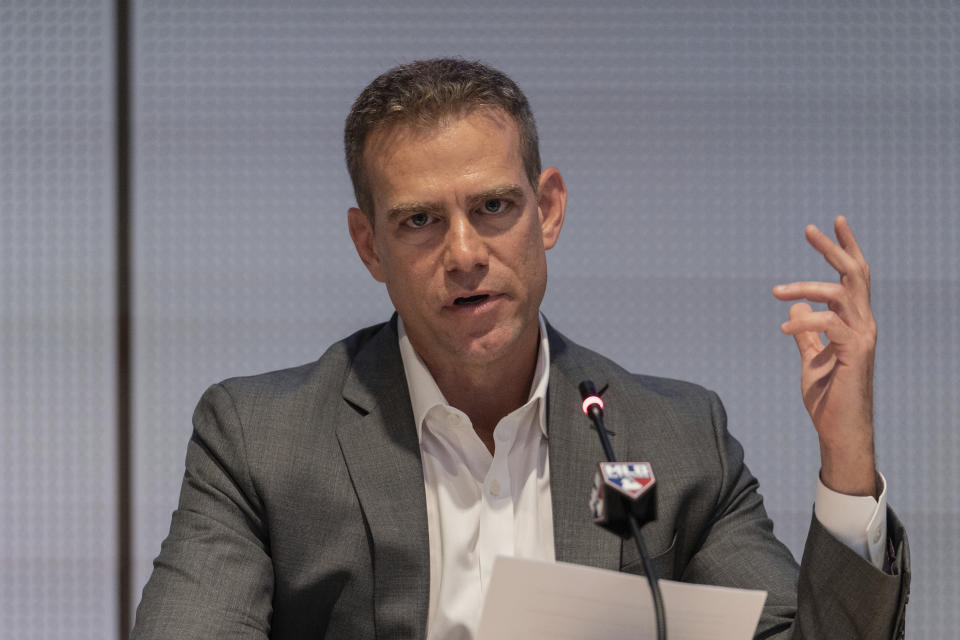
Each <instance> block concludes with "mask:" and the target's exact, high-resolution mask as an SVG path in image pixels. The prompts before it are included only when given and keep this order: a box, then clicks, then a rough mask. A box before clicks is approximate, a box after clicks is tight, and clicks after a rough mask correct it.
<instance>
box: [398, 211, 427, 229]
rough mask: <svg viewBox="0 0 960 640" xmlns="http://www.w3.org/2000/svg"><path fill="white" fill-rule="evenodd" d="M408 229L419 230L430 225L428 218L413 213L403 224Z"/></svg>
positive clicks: (424, 215)
mask: <svg viewBox="0 0 960 640" xmlns="http://www.w3.org/2000/svg"><path fill="white" fill-rule="evenodd" d="M403 223H404V224H405V225H407V226H408V227H413V228H414V229H420V228H421V227H425V226H427V225H428V224H430V216H429V215H428V214H426V213H424V212H422V211H421V212H419V213H415V214H413V215H412V216H410V217H409V218H407V219H406V220H404V222H403Z"/></svg>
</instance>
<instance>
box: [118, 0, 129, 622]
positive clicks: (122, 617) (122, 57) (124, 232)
mask: <svg viewBox="0 0 960 640" xmlns="http://www.w3.org/2000/svg"><path fill="white" fill-rule="evenodd" d="M115 11H116V15H115V20H116V34H115V37H116V47H117V49H116V55H115V59H116V100H117V102H116V115H115V117H116V126H117V130H116V144H117V149H116V158H115V162H116V170H117V175H116V184H117V186H116V189H117V194H116V207H117V210H116V217H117V224H116V228H117V239H116V240H117V244H116V252H117V267H116V273H117V282H116V289H117V618H118V620H117V622H118V626H119V633H118V635H117V637H118V638H121V639H122V638H126V637H128V636H129V635H130V627H131V620H130V582H131V575H132V565H131V553H130V549H131V479H132V473H131V469H130V457H131V454H132V450H131V441H130V440H131V438H130V433H131V428H132V415H133V414H132V405H131V401H130V398H131V393H132V390H133V367H132V362H131V351H132V344H133V336H132V330H133V327H132V325H131V291H130V287H131V266H132V265H131V257H130V243H131V237H130V232H131V225H130V192H131V184H130V174H131V168H130V167H131V155H130V137H131V131H130V122H131V117H130V55H131V52H132V49H131V38H130V26H131V25H130V13H131V12H130V9H129V4H128V2H127V0H116V4H115Z"/></svg>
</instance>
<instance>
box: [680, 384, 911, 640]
mask: <svg viewBox="0 0 960 640" xmlns="http://www.w3.org/2000/svg"><path fill="white" fill-rule="evenodd" d="M710 395H711V412H712V419H713V423H714V430H715V434H716V442H717V451H718V455H719V456H720V460H721V468H722V476H723V477H722V484H721V489H720V492H719V494H718V499H717V505H716V509H715V511H714V513H713V515H712V521H711V525H710V527H709V528H708V530H707V532H706V533H705V534H704V537H703V540H702V544H701V545H700V547H699V550H698V551H697V553H696V554H694V556H693V557H692V558H691V559H690V561H689V562H688V564H687V565H686V567H685V569H684V572H683V576H682V579H683V580H685V581H690V582H700V583H706V584H725V585H729V586H735V587H741V588H748V589H749V588H753V589H757V588H760V589H765V590H766V591H767V600H766V603H765V605H764V609H763V612H762V614H761V617H760V622H759V624H758V626H757V631H756V636H755V637H756V638H778V639H781V640H785V639H787V638H793V639H795V640H800V639H808V640H812V639H821V638H831V639H837V640H840V639H845V638H850V639H855V638H869V639H871V640H873V639H884V638H889V639H891V640H892V639H894V638H902V637H903V624H904V610H905V606H906V601H907V593H908V588H909V581H910V575H909V564H910V563H909V549H908V546H907V541H906V534H905V532H904V530H903V527H902V526H901V524H900V522H899V520H897V518H896V515H895V514H894V513H893V512H892V511H890V510H888V515H887V518H888V520H887V521H888V539H889V541H890V542H891V544H892V548H893V549H894V550H895V554H894V556H892V557H893V559H892V561H891V562H890V567H889V569H890V570H889V571H881V570H878V569H876V568H875V567H874V566H873V565H872V564H870V563H869V562H868V561H867V560H865V559H863V558H861V557H860V556H859V555H858V554H857V553H855V552H854V551H853V550H851V549H850V548H849V547H847V546H846V545H844V544H843V543H842V542H841V541H839V540H837V539H836V538H834V537H833V536H832V535H831V534H830V533H829V532H827V530H826V529H824V528H823V526H822V525H821V524H820V523H819V522H818V521H817V519H816V517H815V516H814V517H812V518H811V524H810V529H809V532H808V534H807V542H806V547H805V549H804V553H803V560H802V562H801V564H800V567H799V574H798V572H797V565H796V562H795V561H794V559H793V556H792V554H791V553H790V552H789V550H788V549H787V548H786V547H785V546H784V545H783V544H782V543H781V542H780V541H779V540H777V538H776V537H775V536H774V535H773V523H772V522H771V521H770V519H769V517H768V516H767V513H766V510H765V509H764V507H763V499H762V497H761V496H760V494H759V493H758V491H757V481H756V479H755V478H754V477H753V475H752V474H751V473H750V471H749V470H748V469H747V467H746V465H745V464H744V460H743V448H742V447H741V445H740V443H739V442H737V440H736V439H735V438H733V437H732V436H731V435H730V434H729V432H728V431H727V428H726V415H725V413H724V411H723V407H722V405H721V403H720V400H719V398H717V397H716V395H715V394H712V393H711V394H710Z"/></svg>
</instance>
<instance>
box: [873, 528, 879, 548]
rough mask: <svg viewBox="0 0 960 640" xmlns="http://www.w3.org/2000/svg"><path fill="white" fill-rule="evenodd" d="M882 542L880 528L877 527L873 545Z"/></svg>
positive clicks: (874, 532)
mask: <svg viewBox="0 0 960 640" xmlns="http://www.w3.org/2000/svg"><path fill="white" fill-rule="evenodd" d="M878 542H880V527H877V528H876V529H874V531H873V543H874V544H876V543H878Z"/></svg>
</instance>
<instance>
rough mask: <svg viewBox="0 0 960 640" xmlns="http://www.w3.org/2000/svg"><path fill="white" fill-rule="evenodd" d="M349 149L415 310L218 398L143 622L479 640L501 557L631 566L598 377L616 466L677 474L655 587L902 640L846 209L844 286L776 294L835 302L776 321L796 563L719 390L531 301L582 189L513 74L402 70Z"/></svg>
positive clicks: (385, 84) (827, 244) (659, 535)
mask: <svg viewBox="0 0 960 640" xmlns="http://www.w3.org/2000/svg"><path fill="white" fill-rule="evenodd" d="M345 140H346V152H347V164H348V168H349V170H350V174H351V178H352V180H353V183H354V188H355V192H356V197H357V204H358V207H356V208H352V209H350V211H349V213H348V224H349V229H350V235H351V237H352V239H353V242H354V244H355V246H356V249H357V252H358V254H359V256H360V258H361V259H362V260H363V262H364V264H365V265H366V267H367V269H368V270H369V271H370V273H371V275H372V276H373V277H374V278H376V279H377V280H378V281H381V282H383V283H385V285H386V288H387V291H388V293H389V295H390V298H391V300H392V302H393V304H394V306H395V307H396V310H397V314H396V315H395V316H394V318H393V319H391V321H390V322H388V323H385V324H383V325H379V326H376V327H371V328H368V329H365V330H362V331H360V332H358V333H356V334H354V335H353V336H351V337H350V338H348V339H347V340H345V341H343V342H341V343H338V344H336V345H334V346H333V347H331V348H330V350H328V352H327V353H326V354H324V356H323V357H322V358H321V359H320V360H319V361H318V362H315V363H312V364H308V365H305V366H302V367H299V368H296V369H289V370H285V371H280V372H274V373H271V374H265V375H263V376H257V377H253V378H246V379H234V380H228V381H226V382H224V383H222V384H220V385H215V386H214V387H211V389H209V390H208V391H207V393H206V394H205V396H204V398H203V399H202V400H201V402H200V405H199V407H198V408H197V412H196V414H195V418H194V427H195V430H194V435H193V437H192V439H191V442H190V445H189V449H188V453H187V471H186V477H185V479H184V484H183V490H182V494H181V498H180V506H179V508H178V510H177V511H176V512H175V513H174V515H173V522H172V524H171V530H170V535H169V537H168V538H167V540H166V541H165V542H164V544H163V548H162V550H161V553H160V555H159V557H158V558H157V560H156V562H155V569H154V573H153V575H152V576H151V579H150V581H149V582H148V584H147V586H146V587H145V589H144V594H143V601H142V603H141V605H140V608H139V610H138V613H137V626H136V629H135V630H134V637H137V638H155V637H157V638H158V637H176V638H193V637H196V638H201V637H204V638H206V637H231V638H237V637H241V638H264V637H268V636H269V637H273V638H304V637H349V638H363V637H380V638H395V637H423V636H424V635H427V636H429V637H431V638H469V637H471V636H472V634H473V633H474V632H475V630H476V625H477V622H478V617H479V611H480V607H481V605H482V601H483V594H484V589H485V586H486V584H487V583H488V580H489V578H490V571H491V567H492V563H493V559H494V557H495V556H496V555H497V554H500V553H506V554H512V555H518V556H522V557H530V558H538V559H543V560H554V559H557V560H565V561H571V562H579V563H583V564H590V565H595V566H600V567H606V568H610V569H619V570H624V571H632V572H638V573H639V572H640V566H639V565H640V562H639V560H638V559H637V558H636V556H635V552H634V550H633V545H632V544H629V543H628V544H622V542H621V541H620V540H619V539H618V538H615V537H614V536H612V535H610V534H609V533H607V532H605V531H602V530H600V529H599V528H597V527H595V526H594V525H593V524H592V523H591V522H590V520H589V518H588V517H587V498H588V495H589V489H590V486H589V485H590V479H591V477H592V473H593V466H594V464H595V463H596V461H597V460H599V459H601V457H602V451H601V449H600V446H599V444H598V442H597V441H596V438H595V436H594V435H593V434H592V433H591V432H590V430H589V429H588V428H586V427H585V426H584V424H583V417H582V415H581V414H580V413H579V411H578V405H579V397H578V394H577V389H576V385H577V383H578V382H579V381H580V380H582V379H585V378H591V379H593V380H595V381H596V382H597V383H598V384H609V390H608V391H607V397H608V398H609V399H610V400H611V405H613V406H616V407H618V408H619V409H618V411H610V412H609V413H608V416H607V421H608V424H609V425H610V427H611V429H612V430H613V431H614V432H615V433H616V436H615V437H614V438H613V440H614V448H615V450H616V452H617V454H618V457H620V458H621V459H630V458H634V457H642V458H643V459H648V460H650V461H651V462H652V463H653V465H654V467H655V468H656V469H657V470H658V483H659V484H660V491H659V493H658V496H657V512H658V516H659V517H658V519H657V520H656V521H655V522H653V523H651V524H649V525H647V526H646V527H645V538H646V540H647V544H648V546H649V547H650V548H651V550H652V551H653V553H654V556H655V557H654V563H655V564H656V566H657V568H658V570H659V572H660V576H661V577H666V578H672V579H682V580H688V581H692V582H701V583H711V584H721V585H730V586H737V587H751V588H759V589H766V590H767V591H768V593H769V595H768V599H767V603H766V606H765V608H764V613H763V616H762V618H761V622H760V626H759V628H758V630H757V635H758V637H764V638H768V637H795V638H800V637H803V638H827V637H829V638H848V637H849V638H853V637H864V638H885V637H894V636H895V635H896V634H897V633H899V634H901V635H902V628H903V627H902V623H903V610H904V605H905V602H906V594H907V587H908V579H909V576H908V558H907V548H906V543H905V537H904V534H903V530H902V528H901V527H900V525H899V523H898V522H897V520H896V517H895V516H894V515H893V513H892V512H888V511H887V510H886V508H885V505H884V497H883V495H882V494H883V492H884V487H883V480H882V477H881V476H879V474H877V472H876V469H875V465H874V457H873V426H872V415H871V411H872V385H873V371H872V367H873V351H874V345H875V341H876V327H875V324H874V321H873V317H872V313H871V310H870V302H869V272H868V268H867V264H866V262H865V260H864V259H863V256H862V254H861V253H860V250H859V248H858V247H857V243H856V240H855V239H854V236H853V233H852V232H851V231H850V228H849V226H848V225H847V224H846V222H845V221H844V220H843V219H842V218H841V219H838V220H837V223H836V235H837V239H838V243H834V242H833V241H832V240H830V239H829V238H828V237H827V236H826V235H824V234H823V233H821V232H820V231H818V230H816V229H815V228H813V227H809V228H808V229H807V239H808V240H809V241H810V244H811V245H812V246H813V247H814V248H815V249H816V250H817V251H819V252H820V253H821V254H823V255H824V257H825V258H826V259H827V261H828V262H829V263H830V264H831V265H833V266H834V267H835V268H836V269H837V270H838V271H839V272H840V274H841V280H840V283H839V284H831V283H819V282H796V283H792V284H788V285H783V286H778V287H776V288H775V289H774V294H775V295H776V296H777V297H778V298H780V299H783V300H798V299H807V300H811V301H815V302H825V303H827V306H828V310H827V311H820V312H814V311H813V310H812V309H811V308H810V307H809V305H807V304H806V303H797V304H795V305H794V306H793V308H792V309H791V311H790V319H789V320H788V321H787V322H786V323H784V325H783V327H782V330H783V331H784V332H785V333H788V334H790V335H793V336H794V337H795V338H796V341H797V345H798V347H799V349H800V354H801V367H802V369H801V370H802V374H801V378H802V388H803V397H804V402H805V404H806V406H807V409H808V411H809V412H810V414H811V416H812V418H813V422H814V426H815V428H816V429H817V432H818V435H819V440H820V449H821V458H822V463H823V464H822V470H821V473H820V477H821V481H822V483H821V487H820V491H819V492H818V496H817V502H816V506H815V513H816V515H815V517H814V518H813V519H812V523H811V528H810V533H809V536H808V542H807V548H806V551H805V553H804V560H803V563H802V566H801V567H800V568H799V571H798V568H797V566H796V564H795V562H794V560H793V558H792V557H791V555H790V554H789V552H788V551H787V550H786V548H785V547H784V546H783V545H782V544H780V543H779V542H778V541H777V540H776V539H775V538H774V537H773V534H772V524H771V523H770V521H769V519H768V518H767V516H766V513H765V511H764V509H763V505H762V500H761V498H760V496H759V494H758V493H757V491H756V481H755V480H754V479H753V477H752V476H751V475H750V473H749V471H747V469H746V467H745V466H744V465H743V452H742V449H741V447H740V445H739V444H738V443H737V442H736V440H734V439H733V438H732V437H731V436H730V435H729V434H728V432H727V430H726V425H725V418H724V414H723V409H722V406H721V405H720V402H719V400H718V399H717V398H716V396H715V395H713V394H712V393H710V392H707V391H705V390H703V389H701V388H699V387H696V386H695V385H691V384H688V383H682V382H678V381H672V380H664V379H658V378H650V377H645V376H636V375H633V374H630V373H628V372H626V371H624V370H622V369H621V368H619V367H618V366H617V365H615V364H614V363H612V362H610V361H609V360H607V359H605V358H602V357H601V356H598V355H597V354H594V353H592V352H590V351H587V350H586V349H584V348H582V347H580V346H578V345H575V344H573V343H572V342H570V341H569V340H567V339H566V338H565V337H564V336H562V335H561V334H560V333H558V332H556V331H555V330H553V328H552V327H550V326H549V325H548V324H547V323H546V321H545V320H544V319H543V318H542V316H540V315H539V307H540V302H541V300H542V298H543V294H544V290H545V287H546V274H547V271H546V259H545V252H546V250H548V249H550V248H552V247H553V246H554V244H555V243H556V242H557V238H558V236H559V233H560V230H561V228H562V226H563V219H564V214H565V207H566V187H565V185H564V182H563V179H562V177H561V175H560V172H559V171H557V170H556V169H554V168H548V169H545V170H542V171H541V167H540V158H539V151H538V146H537V134H536V128H535V126H534V122H533V116H532V114H531V112H530V109H529V106H528V104H527V101H526V99H525V97H524V96H523V94H522V92H521V91H520V90H519V88H518V87H517V86H516V85H515V84H514V83H513V82H512V81H511V80H510V79H509V78H507V77H506V76H504V75H503V74H501V73H499V72H497V71H495V70H492V69H489V68H488V67H485V66H483V65H480V64H477V63H468V62H463V61H459V60H428V61H423V62H417V63H412V64H410V65H404V66H401V67H397V68H395V69H392V70H390V71H388V72H387V73H386V74H384V75H383V76H381V77H380V78H378V79H376V80H375V81H374V82H373V83H371V84H370V85H369V86H368V87H367V88H366V89H365V90H364V92H363V93H362V94H361V95H360V97H359V98H358V99H357V101H356V102H355V104H354V107H353V110H352V111H351V114H350V116H349V117H348V119H347V127H346V136H345ZM819 333H824V334H825V335H826V337H827V339H828V343H827V344H826V345H824V344H823V343H821V341H820V338H819ZM633 454H636V455H633ZM877 498H879V502H878V501H877ZM845 516H852V520H853V522H852V524H851V523H849V522H845V518H844V517H845ZM828 529H829V531H828ZM831 531H832V532H833V533H831Z"/></svg>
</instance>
